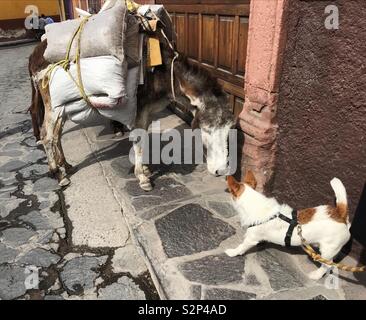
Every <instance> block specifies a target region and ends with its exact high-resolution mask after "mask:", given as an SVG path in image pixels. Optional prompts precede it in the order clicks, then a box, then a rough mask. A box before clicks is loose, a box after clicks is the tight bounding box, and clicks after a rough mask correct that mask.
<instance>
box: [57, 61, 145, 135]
mask: <svg viewBox="0 0 366 320" xmlns="http://www.w3.org/2000/svg"><path fill="white" fill-rule="evenodd" d="M138 75H139V67H135V68H132V69H129V70H128V74H127V88H126V93H127V95H126V96H124V97H123V98H122V99H121V100H119V103H118V104H117V105H115V106H114V107H113V108H103V109H96V108H91V107H90V106H88V104H87V103H86V102H85V101H84V100H82V99H79V100H77V101H73V102H69V103H65V104H63V105H60V106H58V107H55V106H53V108H62V109H63V112H64V113H65V115H66V117H67V118H68V119H69V120H71V121H73V122H75V123H82V124H97V123H100V122H101V121H102V119H103V118H107V119H111V120H115V121H118V122H120V123H123V124H124V125H126V126H127V127H129V128H132V127H133V126H134V123H135V118H136V111H137V96H136V94H137V85H138V79H139V77H138ZM60 91H62V90H60ZM92 99H93V98H92Z"/></svg>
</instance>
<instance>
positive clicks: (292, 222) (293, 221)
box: [248, 209, 299, 247]
mask: <svg viewBox="0 0 366 320" xmlns="http://www.w3.org/2000/svg"><path fill="white" fill-rule="evenodd" d="M291 215H292V219H290V218H288V217H286V216H285V215H283V214H282V213H277V214H275V215H274V216H272V217H270V218H269V219H268V220H266V221H264V222H260V223H254V224H251V225H250V226H248V228H252V227H256V226H259V225H262V224H265V223H267V222H269V221H271V220H274V219H277V218H280V219H281V220H283V221H285V222H287V223H288V224H289V226H288V229H287V232H286V236H285V245H286V247H291V237H292V234H293V233H294V229H295V227H296V226H297V225H298V224H299V223H298V221H297V210H295V209H294V210H292V213H291Z"/></svg>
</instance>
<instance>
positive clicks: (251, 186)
mask: <svg viewBox="0 0 366 320" xmlns="http://www.w3.org/2000/svg"><path fill="white" fill-rule="evenodd" d="M227 183H228V187H229V190H230V192H231V194H232V198H233V203H234V207H235V208H236V210H237V211H238V213H239V215H240V218H241V222H242V225H245V226H248V229H247V232H246V235H245V239H244V241H243V243H242V244H241V245H239V246H238V247H237V248H236V249H229V250H226V251H225V252H226V254H227V255H229V256H230V257H234V256H237V255H242V254H244V253H245V252H247V251H248V250H249V249H250V248H252V247H254V246H255V245H256V244H257V243H259V242H261V241H268V242H272V243H275V244H279V245H287V246H289V245H292V246H299V245H301V239H300V237H299V236H298V234H297V232H296V230H294V228H295V227H296V225H297V224H300V225H301V227H302V235H303V237H304V238H305V239H306V240H307V242H308V243H310V244H314V245H317V246H319V249H320V253H321V256H322V257H323V258H325V259H328V260H332V259H333V258H334V257H335V256H336V255H337V253H338V252H339V251H340V250H341V248H342V247H343V246H344V245H345V244H346V243H347V241H348V240H349V239H350V236H351V235H350V232H349V220H348V207H347V194H346V189H345V188H344V186H343V184H342V182H341V181H340V180H339V179H337V178H333V180H332V181H331V182H330V184H331V186H332V188H333V190H334V193H335V196H336V203H337V205H336V207H332V206H329V205H323V206H318V207H314V208H308V209H303V210H299V211H294V210H293V209H292V208H290V207H289V206H288V205H286V204H279V203H278V202H277V201H276V199H274V198H267V197H266V196H264V195H263V194H261V193H259V192H257V191H255V188H256V180H255V177H254V175H253V173H252V172H250V171H248V172H247V173H246V175H245V178H244V181H243V182H238V181H236V180H235V178H234V177H232V176H229V177H228V179H227ZM327 270H328V267H327V266H326V265H322V266H321V267H320V268H319V269H318V270H315V271H313V272H311V273H310V274H309V277H310V278H311V279H313V280H319V279H320V278H322V277H323V276H324V274H325V273H326V272H327Z"/></svg>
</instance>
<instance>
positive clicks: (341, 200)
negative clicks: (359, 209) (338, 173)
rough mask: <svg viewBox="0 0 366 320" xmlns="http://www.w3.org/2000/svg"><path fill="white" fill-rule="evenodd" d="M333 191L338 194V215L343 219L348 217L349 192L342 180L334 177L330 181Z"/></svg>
mask: <svg viewBox="0 0 366 320" xmlns="http://www.w3.org/2000/svg"><path fill="white" fill-rule="evenodd" d="M330 185H331V186H332V188H333V191H334V193H335V196H336V203H337V211H338V215H339V216H340V217H341V218H342V219H343V220H347V219H348V203H347V192H346V188H345V187H344V185H343V183H342V181H341V180H339V179H338V178H333V179H332V181H331V182H330Z"/></svg>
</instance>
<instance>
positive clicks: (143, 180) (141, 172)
mask: <svg viewBox="0 0 366 320" xmlns="http://www.w3.org/2000/svg"><path fill="white" fill-rule="evenodd" d="M133 149H134V151H135V176H136V178H137V179H138V180H139V184H140V187H141V189H143V190H145V191H151V190H152V186H151V182H150V178H149V176H150V171H149V169H148V168H147V166H145V165H143V163H142V162H143V147H142V145H141V143H139V142H134V143H133ZM147 172H148V173H149V174H146V173H147Z"/></svg>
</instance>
